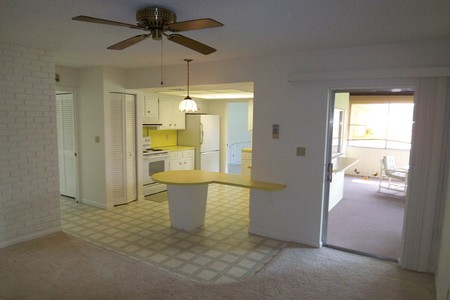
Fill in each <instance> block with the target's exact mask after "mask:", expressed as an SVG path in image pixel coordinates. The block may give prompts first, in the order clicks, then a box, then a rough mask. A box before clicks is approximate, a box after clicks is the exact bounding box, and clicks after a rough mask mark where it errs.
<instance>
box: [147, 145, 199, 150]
mask: <svg viewBox="0 0 450 300" xmlns="http://www.w3.org/2000/svg"><path fill="white" fill-rule="evenodd" d="M155 148H157V149H163V150H166V151H182V150H194V149H195V147H194V146H183V145H175V146H162V147H155Z"/></svg>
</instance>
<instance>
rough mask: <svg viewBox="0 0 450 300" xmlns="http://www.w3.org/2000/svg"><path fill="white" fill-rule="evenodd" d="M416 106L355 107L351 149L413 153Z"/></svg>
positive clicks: (352, 112) (380, 105) (352, 119)
mask: <svg viewBox="0 0 450 300" xmlns="http://www.w3.org/2000/svg"><path fill="white" fill-rule="evenodd" d="M413 110H414V103H406V102H402V103H352V104H351V113H350V126H349V146H354V147H371V148H385V149H404V150H410V149H411V134H412V124H413Z"/></svg>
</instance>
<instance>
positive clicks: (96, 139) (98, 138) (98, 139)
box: [94, 135, 100, 144]
mask: <svg viewBox="0 0 450 300" xmlns="http://www.w3.org/2000/svg"><path fill="white" fill-rule="evenodd" d="M94 140H95V142H96V143H97V144H98V143H100V137H99V136H98V135H97V136H95V137H94Z"/></svg>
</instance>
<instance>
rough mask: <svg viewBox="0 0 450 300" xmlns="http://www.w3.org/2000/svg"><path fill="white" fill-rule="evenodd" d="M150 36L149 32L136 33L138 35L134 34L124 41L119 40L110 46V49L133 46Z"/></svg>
mask: <svg viewBox="0 0 450 300" xmlns="http://www.w3.org/2000/svg"><path fill="white" fill-rule="evenodd" d="M149 36H150V35H149V34H140V35H136V36H133V37H132V38H129V39H126V40H124V41H121V42H118V43H117V44H114V45H112V46H109V47H108V49H110V50H123V49H125V48H128V47H130V46H133V45H134V44H136V43H139V42H140V41H142V40H145V39H146V38H148V37H149Z"/></svg>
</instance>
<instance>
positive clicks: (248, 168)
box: [241, 151, 252, 177]
mask: <svg viewBox="0 0 450 300" xmlns="http://www.w3.org/2000/svg"><path fill="white" fill-rule="evenodd" d="M241 168H242V169H241V175H242V176H247V177H251V176H252V153H251V152H247V151H242V161H241Z"/></svg>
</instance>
